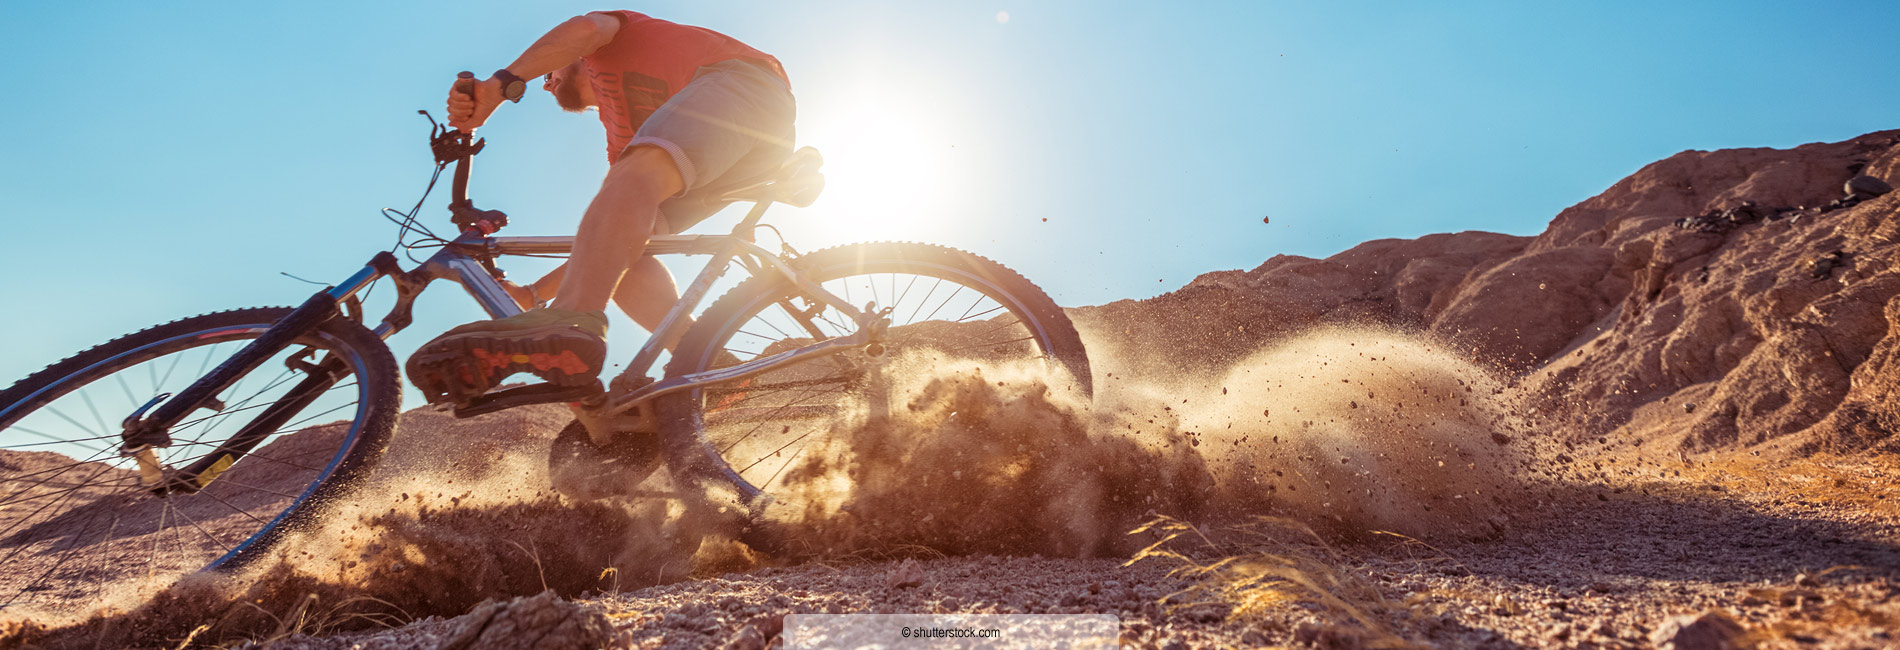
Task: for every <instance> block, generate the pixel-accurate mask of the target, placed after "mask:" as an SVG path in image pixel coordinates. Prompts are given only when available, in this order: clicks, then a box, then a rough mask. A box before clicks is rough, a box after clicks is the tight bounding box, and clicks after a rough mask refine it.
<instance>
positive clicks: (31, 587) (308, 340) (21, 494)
mask: <svg viewBox="0 0 1900 650" xmlns="http://www.w3.org/2000/svg"><path fill="white" fill-rule="evenodd" d="M268 328H269V323H253V324H241V325H229V326H218V327H211V328H207V329H204V330H200V331H197V332H191V333H187V334H183V335H179V336H173V337H168V338H165V339H162V340H159V341H155V342H152V343H149V344H146V345H142V346H139V347H137V348H135V349H133V350H129V351H126V352H123V353H120V354H117V355H114V356H112V357H110V358H107V359H105V360H102V361H99V362H97V363H94V364H92V365H90V366H88V367H86V368H84V369H81V370H79V371H76V372H73V373H70V374H68V375H66V376H65V377H62V378H60V379H59V380H57V381H56V382H55V383H53V384H51V385H49V386H47V387H45V388H43V389H41V390H39V391H36V392H35V393H34V394H32V395H29V396H27V397H25V398H23V399H21V400H20V401H19V402H17V403H16V404H15V405H14V406H12V407H9V408H8V409H7V410H6V411H5V412H0V566H5V567H7V568H8V570H7V571H6V572H5V574H4V575H0V607H6V606H14V605H30V604H35V603H41V602H50V603H68V604H71V603H73V602H74V600H75V599H81V598H87V597H88V596H91V595H95V594H97V593H99V592H102V591H104V590H106V589H108V588H113V587H119V586H124V585H130V586H133V587H135V588H138V589H147V588H157V587H162V586H164V585H165V584H168V583H169V582H170V581H171V580H172V579H173V578H176V577H177V576H178V575H181V574H183V573H188V572H191V571H195V570H198V569H201V568H207V567H215V566H219V565H221V564H224V563H227V562H230V561H231V560H233V559H234V558H236V557H237V556H238V555H239V554H240V553H241V552H242V551H244V550H245V549H247V548H249V547H250V546H251V545H252V544H254V543H256V541H257V540H258V539H259V538H260V537H262V534H263V533H265V532H268V531H271V530H273V529H275V528H276V527H277V526H279V525H280V524H282V523H283V522H284V519H285V517H287V516H288V515H289V513H290V511H291V510H293V509H294V508H295V507H296V506H298V505H299V504H301V503H303V502H304V501H306V500H308V499H309V498H310V496H311V495H312V493H314V492H315V490H316V488H317V487H318V486H319V485H320V484H321V483H322V482H323V479H324V478H326V477H328V476H330V475H331V474H333V473H335V471H336V468H337V466H338V464H339V463H340V462H341V461H342V460H343V458H345V457H346V456H347V454H348V452H349V451H350V449H351V448H352V447H353V445H354V444H355V441H356V440H357V439H358V437H359V434H360V432H361V428H362V427H363V426H364V421H365V420H366V419H367V418H366V417H365V415H366V414H367V409H368V408H369V401H370V399H369V393H368V387H367V386H365V385H363V384H362V383H361V382H360V381H358V378H360V377H363V376H365V373H366V372H367V366H366V362H365V360H364V359H363V358H362V357H361V356H360V355H358V354H356V353H354V352H353V351H349V350H348V348H347V347H346V346H345V345H344V344H343V343H342V342H341V341H340V340H339V339H337V338H335V337H334V336H332V335H329V334H327V333H323V332H315V333H313V334H312V335H311V336H307V337H305V338H303V339H301V340H299V341H298V343H297V345H294V346H292V347H291V348H289V349H287V350H285V351H282V352H279V353H278V354H277V355H275V356H274V357H273V358H272V359H271V360H268V361H266V362H265V364H264V365H261V366H259V368H258V370H256V371H253V372H251V373H249V374H247V375H245V376H244V377H243V378H241V379H240V380H239V381H238V382H236V383H234V384H233V385H232V386H231V387H230V388H228V389H226V390H225V391H223V392H221V393H220V394H219V395H218V399H219V400H220V401H221V402H222V405H223V408H221V409H219V410H217V411H215V412H214V411H207V410H200V411H198V412H195V413H193V414H191V415H188V416H186V418H185V419H184V420H183V421H181V422H180V423H179V425H178V426H177V427H174V429H173V434H172V436H173V439H174V441H175V442H174V444H173V445H172V446H171V447H168V448H165V449H161V450H159V452H160V453H159V460H160V462H161V463H163V464H166V465H170V466H174V467H184V466H186V465H189V464H191V463H192V462H194V461H196V460H197V459H199V458H202V457H203V456H205V455H206V454H208V453H210V452H211V451H213V450H215V449H216V448H217V446H218V444H219V443H221V442H222V441H224V440H225V439H228V438H229V437H230V436H231V435H232V434H234V433H235V432H236V431H237V430H238V429H239V428H240V427H242V426H243V425H244V424H245V423H246V422H248V421H250V419H251V416H256V415H259V414H261V413H262V412H263V411H264V410H265V408H264V407H266V406H268V405H270V404H272V403H274V402H276V401H278V400H279V399H282V398H283V397H284V396H286V395H287V394H288V393H289V392H290V390H291V388H292V387H293V386H295V385H296V383H297V381H298V380H300V379H302V378H303V377H305V376H306V375H305V374H304V373H302V372H297V371H295V370H293V369H291V368H289V367H288V366H287V365H285V363H284V361H285V360H286V359H288V358H289V357H290V356H292V355H294V354H296V353H297V352H298V351H300V350H304V349H309V348H317V349H319V350H322V351H325V352H327V353H332V354H334V353H335V352H336V351H343V354H341V356H342V357H343V360H344V361H345V363H346V365H347V366H348V367H349V369H350V374H349V375H348V376H346V377H345V378H343V379H342V380H340V381H338V382H337V383H336V384H335V385H334V386H331V387H330V388H329V389H327V390H326V391H324V394H323V395H321V396H320V397H318V398H317V400H316V401H315V402H313V403H312V404H311V405H310V406H309V407H307V408H305V409H304V410H303V411H301V412H299V413H297V414H295V415H294V416H292V418H291V419H290V421H288V422H287V423H286V424H285V426H283V427H281V428H280V429H278V430H277V431H274V432H272V433H271V434H270V435H269V436H268V437H266V438H265V439H264V440H262V441H261V442H260V443H259V444H258V445H257V446H255V447H254V448H253V449H252V451H251V453H249V454H247V455H245V456H244V457H243V458H242V459H240V460H239V461H238V462H237V463H235V464H233V465H231V466H230V467H229V468H228V469H227V470H225V471H224V472H223V473H221V474H219V475H217V476H216V477H215V480H213V481H211V482H210V484H209V485H207V486H205V487H204V488H203V489H201V490H199V491H197V492H195V493H189V494H180V493H174V494H172V495H169V496H167V497H157V496H154V495H152V494H150V493H149V492H148V491H146V490H144V489H143V488H141V487H140V485H139V479H138V472H137V469H136V463H135V462H134V461H133V460H132V459H130V458H122V457H119V456H118V455H117V451H118V449H117V442H118V436H119V429H118V428H117V425H118V423H119V421H120V420H122V419H123V418H124V417H125V416H126V415H127V414H129V413H131V412H132V411H133V410H135V409H136V408H137V407H138V406H139V405H142V404H144V403H146V402H148V401H150V400H151V399H152V398H153V397H156V396H157V395H160V394H163V393H166V392H170V393H173V394H176V393H177V392H178V390H179V389H182V388H183V387H184V386H186V385H189V384H190V383H191V382H192V381H195V380H196V379H197V378H198V377H200V376H202V375H203V374H204V373H205V372H206V371H208V370H210V368H211V367H213V366H214V365H215V364H216V363H218V362H220V361H222V360H223V359H225V358H227V357H229V356H230V354H232V353H234V352H236V351H237V350H238V349H240V348H241V347H242V346H243V345H244V342H245V341H248V340H250V339H253V338H256V336H257V335H258V334H260V333H262V332H263V331H265V330H266V329H268ZM352 407H354V408H352ZM293 434H295V435H293Z"/></svg>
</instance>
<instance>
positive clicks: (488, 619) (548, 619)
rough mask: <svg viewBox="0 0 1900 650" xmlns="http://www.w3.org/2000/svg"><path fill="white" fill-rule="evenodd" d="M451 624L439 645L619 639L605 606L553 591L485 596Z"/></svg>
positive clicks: (515, 648)
mask: <svg viewBox="0 0 1900 650" xmlns="http://www.w3.org/2000/svg"><path fill="white" fill-rule="evenodd" d="M450 623H451V624H452V625H453V627H452V628H451V630H452V631H451V632H449V634H447V637H448V639H447V640H446V641H443V642H442V644H441V645H438V646H436V648H437V650H475V649H477V648H481V649H484V650H487V649H494V650H542V649H544V648H545V649H549V650H552V649H554V648H598V647H603V646H606V645H608V644H609V643H610V642H612V641H613V638H614V633H613V625H612V624H611V623H610V622H609V621H608V620H607V616H606V615H605V614H603V613H601V611H600V610H599V609H595V608H591V607H587V606H586V605H582V604H580V603H575V602H572V601H568V600H564V599H562V598H561V597H559V596H556V595H555V594H554V592H552V591H544V592H541V593H540V594H538V595H534V596H527V597H523V598H514V599H510V600H506V601H497V600H488V601H483V602H482V604H480V605H476V606H475V608H474V609H472V610H469V613H467V614H464V615H462V616H459V617H456V618H454V619H451V620H450ZM763 645H764V642H763V641H761V642H760V647H763Z"/></svg>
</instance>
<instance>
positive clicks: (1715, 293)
mask: <svg viewBox="0 0 1900 650" xmlns="http://www.w3.org/2000/svg"><path fill="white" fill-rule="evenodd" d="M1897 145H1900V131H1882V132H1877V133H1870V134H1867V135H1864V136H1861V137H1858V138H1854V139H1852V140H1847V141H1844V142H1836V143H1816V144H1807V145H1802V146H1799V147H1795V148H1793V149H1765V148H1762V149H1730V150H1722V151H1685V152H1682V153H1679V154H1676V155H1674V156H1670V157H1669V158H1667V159H1664V160H1661V161H1658V162H1656V163H1653V164H1651V165H1649V166H1647V167H1644V168H1643V169H1642V170H1640V171H1638V172H1636V173H1635V174H1633V175H1631V176H1630V177H1628V178H1625V179H1623V180H1622V181H1620V182H1618V183H1617V184H1616V185H1614V186H1611V187H1610V188H1609V189H1607V190H1605V191H1604V192H1603V193H1602V194H1599V195H1597V196H1595V197H1592V198H1590V199H1589V200H1586V201H1584V202H1582V203H1579V204H1577V205H1574V206H1571V207H1570V208H1568V209H1566V210H1564V211H1563V212H1561V213H1559V214H1558V215H1557V216H1556V218H1555V219H1553V220H1551V222H1550V225H1549V227H1548V228H1546V229H1545V231H1544V232H1543V233H1542V234H1540V235H1537V236H1535V237H1514V236H1510V235H1501V234H1495V233H1486V232H1463V233H1456V234H1440V235H1429V236H1425V237H1420V238H1418V239H1410V240H1402V239H1384V240H1376V241H1370V242H1366V243H1364V244H1360V245H1358V246H1355V247H1353V248H1352V249H1350V250H1347V251H1345V252H1342V253H1339V254H1338V255H1334V256H1332V257H1329V258H1326V259H1323V260H1317V259H1311V258H1305V257H1298V256H1292V255H1277V256H1274V257H1273V258H1272V259H1269V260H1267V261H1266V263H1264V264H1261V265H1260V266H1259V267H1258V268H1255V269H1253V270H1250V271H1224V272H1217V273H1209V274H1206V275H1203V276H1201V277H1199V278H1197V279H1195V280H1194V282H1192V283H1190V284H1188V285H1187V286H1185V287H1183V288H1181V289H1180V290H1178V291H1175V292H1172V293H1169V294H1166V295H1162V296H1159V297H1156V298H1153V299H1149V300H1144V301H1120V302H1115V303H1110V304H1108V305H1103V306H1100V307H1090V308H1082V309H1078V310H1076V311H1075V313H1074V315H1075V317H1076V320H1077V322H1078V324H1080V325H1081V326H1082V327H1083V328H1084V329H1085V330H1087V331H1088V333H1089V334H1091V335H1093V340H1097V341H1107V342H1109V343H1108V344H1109V345H1110V346H1113V347H1120V348H1122V349H1120V350H1115V351H1113V352H1115V353H1119V354H1118V355H1117V356H1119V357H1120V358H1122V359H1124V360H1125V363H1127V364H1129V365H1130V366H1132V367H1130V368H1129V370H1130V371H1135V372H1158V371H1166V370H1176V371H1187V372H1193V371H1197V370H1202V369H1206V368H1209V367H1217V366H1220V365H1222V364H1224V363H1227V362H1230V361H1233V360H1234V359H1233V356H1234V355H1235V354H1238V353H1239V351H1247V350H1254V349H1258V348H1259V347H1260V346H1261V345H1262V344H1266V343H1270V342H1272V340H1273V339H1276V338H1278V337H1282V336H1284V335H1287V334H1290V333H1293V332H1297V331H1301V330H1304V329H1307V328H1309V327H1312V326H1314V325H1321V324H1333V323H1337V324H1354V325H1367V324H1376V325H1386V326H1390V327H1394V328H1399V329H1402V330H1406V331H1412V332H1422V333H1427V334H1429V335H1431V336H1432V337H1433V338H1435V339H1436V340H1438V341H1441V342H1442V343H1443V344H1445V345H1447V346H1454V347H1455V349H1456V350H1458V351H1459V353H1460V354H1466V353H1468V354H1470V355H1472V357H1473V358H1475V359H1477V360H1479V361H1481V362H1484V363H1486V364H1487V365H1490V366H1492V367H1495V368H1497V369H1498V370H1499V371H1500V372H1501V373H1504V374H1506V375H1507V376H1509V377H1510V378H1512V379H1513V380H1514V381H1515V382H1516V383H1517V384H1518V385H1519V386H1520V387H1521V388H1523V389H1525V390H1527V391H1529V392H1530V394H1533V395H1536V396H1538V397H1539V398H1540V399H1539V400H1538V402H1537V404H1538V405H1539V406H1538V408H1537V412H1536V416H1537V417H1538V418H1540V419H1541V420H1543V421H1545V422H1546V423H1548V424H1552V425H1559V424H1561V425H1563V426H1553V427H1550V428H1551V429H1552V430H1556V431H1563V432H1565V435H1567V436H1570V437H1571V438H1572V439H1573V440H1574V441H1585V440H1588V441H1592V442H1595V441H1597V440H1602V441H1603V443H1604V444H1612V445H1614V444H1625V445H1636V446H1641V447H1646V448H1651V449H1658V448H1660V449H1669V450H1671V451H1674V450H1676V449H1679V450H1681V451H1683V452H1694V451H1703V450H1711V449H1718V448H1757V450H1758V451H1764V452H1769V453H1775V454H1806V453H1812V452H1816V451H1821V450H1837V451H1856V450H1865V449H1870V448H1884V449H1887V450H1895V449H1897V448H1900V439H1896V438H1895V437H1894V436H1893V432H1894V431H1896V430H1900V399H1896V398H1900V297H1897V296H1900V271H1896V270H1895V268H1894V261H1895V258H1896V256H1900V247H1896V242H1897V241H1900V194H1896V193H1890V189H1891V186H1892V185H1894V184H1900V146H1897ZM1149 350H1166V351H1167V354H1165V355H1162V354H1143V351H1149ZM1612 440H1614V441H1615V442H1611V441H1612Z"/></svg>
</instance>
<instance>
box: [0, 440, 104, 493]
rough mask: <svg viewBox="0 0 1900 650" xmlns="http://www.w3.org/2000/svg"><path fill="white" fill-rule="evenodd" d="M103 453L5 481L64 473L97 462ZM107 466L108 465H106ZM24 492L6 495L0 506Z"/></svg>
mask: <svg viewBox="0 0 1900 650" xmlns="http://www.w3.org/2000/svg"><path fill="white" fill-rule="evenodd" d="M104 453H106V452H105V450H100V451H99V452H98V453H95V454H93V455H91V456H87V457H86V459H85V460H81V461H77V462H74V463H71V464H68V465H61V466H59V467H53V468H48V469H43V470H40V471H37V472H33V473H31V474H25V475H21V476H13V477H8V478H7V479H6V480H7V481H19V480H22V479H29V478H33V477H35V476H39V475H42V474H49V473H53V472H60V471H64V470H67V469H71V468H74V467H78V466H80V465H84V464H86V463H91V462H95V461H97V460H98V458H99V456H100V455H101V454H104ZM108 466H109V465H108ZM35 485H37V483H36V484H35ZM26 490H27V488H21V489H19V490H16V491H14V492H13V493H12V494H8V495H7V496H5V497H0V505H4V504H6V503H7V502H8V501H7V500H8V499H11V498H13V497H14V496H15V495H18V494H20V493H21V492H25V491H26Z"/></svg>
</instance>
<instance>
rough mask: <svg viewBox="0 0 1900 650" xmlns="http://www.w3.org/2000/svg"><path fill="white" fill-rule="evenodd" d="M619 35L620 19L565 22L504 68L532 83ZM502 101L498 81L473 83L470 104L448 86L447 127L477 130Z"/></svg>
mask: <svg viewBox="0 0 1900 650" xmlns="http://www.w3.org/2000/svg"><path fill="white" fill-rule="evenodd" d="M619 32H620V19H619V18H618V17H615V16H612V15H608V14H597V13H596V14H585V15H581V16H575V17H573V18H569V19H568V20H567V22H564V23H561V24H559V25H556V26H555V27H554V29H551V30H548V33H546V34H543V35H542V36H541V38H539V39H536V40H535V41H534V44H533V45H530V46H528V49H527V51H524V52H522V53H521V56H520V57H517V58H516V59H515V62H514V63H510V64H508V67H507V70H508V72H510V73H512V74H514V75H515V76H517V77H521V78H522V79H528V80H532V79H534V78H535V77H539V76H541V75H545V74H547V73H550V72H553V71H555V70H559V69H561V68H562V67H563V66H566V65H567V64H569V63H573V62H574V60H575V59H579V58H581V57H583V56H587V55H589V54H593V53H594V50H598V49H600V48H601V46H603V45H606V44H607V43H608V42H610V41H612V40H614V34H617V33H619ZM502 101H503V100H502V98H501V81H500V80H498V79H496V78H494V77H492V76H491V77H489V78H487V79H483V80H481V81H479V82H476V83H475V99H473V100H470V99H469V98H467V97H466V96H464V95H462V93H459V92H456V91H455V89H454V87H453V86H451V87H450V89H449V126H453V127H456V128H461V129H473V128H475V127H478V126H481V125H482V124H483V123H486V122H487V121H488V116H489V115H490V114H492V113H494V112H495V108H496V107H498V106H501V102H502Z"/></svg>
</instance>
